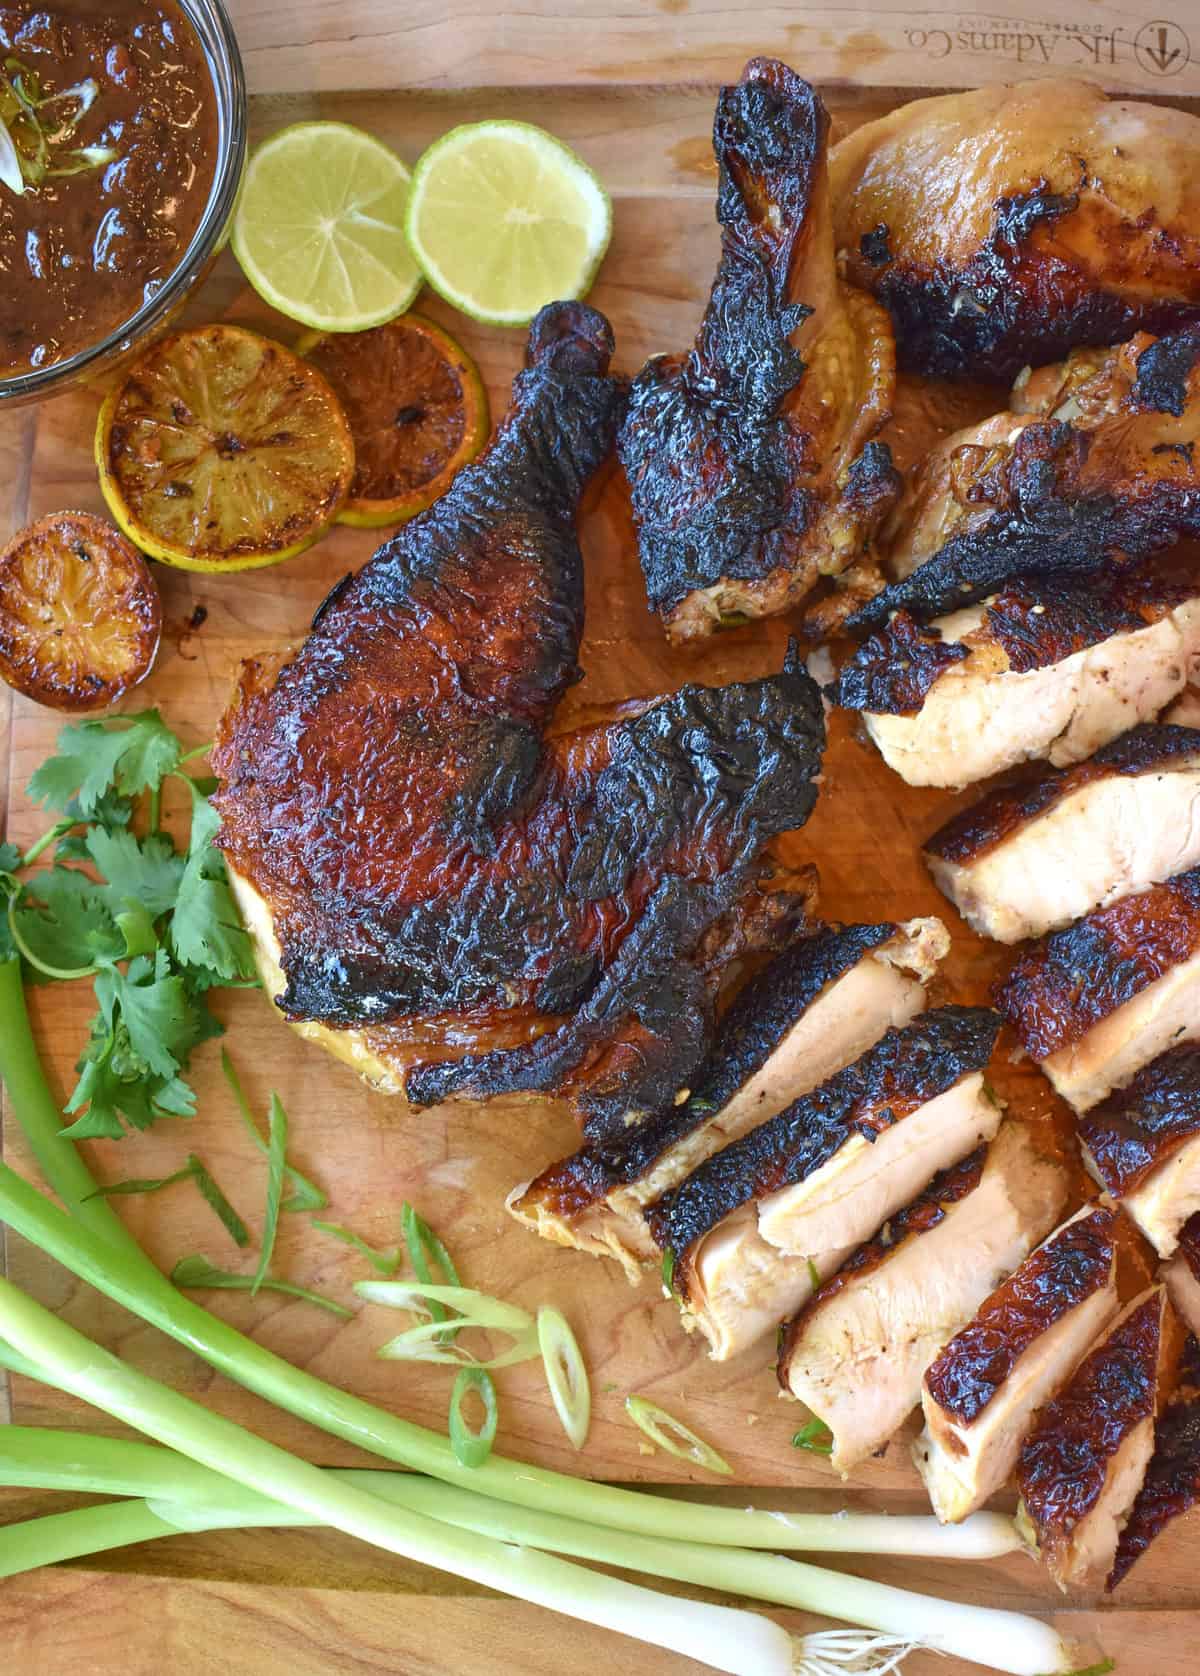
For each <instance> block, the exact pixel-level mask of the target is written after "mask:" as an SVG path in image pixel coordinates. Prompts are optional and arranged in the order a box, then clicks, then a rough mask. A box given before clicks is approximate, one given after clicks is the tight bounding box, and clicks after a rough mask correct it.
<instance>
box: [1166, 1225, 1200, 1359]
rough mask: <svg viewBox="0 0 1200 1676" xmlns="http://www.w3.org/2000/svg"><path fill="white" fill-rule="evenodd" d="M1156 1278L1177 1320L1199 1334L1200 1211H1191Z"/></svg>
mask: <svg viewBox="0 0 1200 1676" xmlns="http://www.w3.org/2000/svg"><path fill="white" fill-rule="evenodd" d="M1159 1274H1160V1276H1161V1278H1162V1279H1163V1280H1164V1281H1165V1282H1166V1286H1167V1291H1168V1292H1169V1293H1170V1294H1171V1302H1172V1303H1173V1304H1174V1306H1175V1313H1176V1314H1177V1315H1178V1316H1179V1319H1180V1320H1181V1321H1182V1322H1184V1323H1185V1325H1186V1326H1187V1327H1188V1328H1189V1329H1190V1330H1191V1331H1192V1332H1193V1333H1197V1332H1200V1211H1194V1212H1193V1213H1192V1215H1191V1216H1189V1217H1188V1219H1187V1221H1186V1222H1185V1223H1184V1225H1183V1227H1182V1228H1181V1229H1180V1230H1179V1237H1178V1244H1177V1246H1176V1248H1175V1255H1174V1256H1173V1257H1172V1258H1171V1259H1170V1261H1169V1262H1167V1263H1164V1264H1163V1265H1162V1266H1161V1268H1160V1270H1159Z"/></svg>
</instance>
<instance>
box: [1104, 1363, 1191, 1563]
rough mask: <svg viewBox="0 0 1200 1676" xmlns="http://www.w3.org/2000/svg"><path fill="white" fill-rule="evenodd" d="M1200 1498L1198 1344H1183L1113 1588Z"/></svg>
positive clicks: (1124, 1535) (1119, 1555)
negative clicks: (1177, 1373) (1175, 1384)
mask: <svg viewBox="0 0 1200 1676" xmlns="http://www.w3.org/2000/svg"><path fill="white" fill-rule="evenodd" d="M1197 1501H1200V1345H1197V1343H1196V1340H1195V1338H1194V1337H1193V1338H1189V1339H1188V1341H1187V1343H1186V1344H1185V1346H1184V1351H1183V1360H1182V1364H1181V1368H1180V1381H1179V1387H1178V1390H1177V1392H1176V1394H1175V1396H1174V1398H1173V1399H1172V1401H1170V1402H1169V1403H1168V1404H1167V1406H1166V1408H1165V1409H1164V1410H1163V1412H1162V1413H1161V1414H1160V1415H1159V1418H1158V1422H1157V1424H1156V1426H1155V1428H1154V1454H1153V1456H1152V1458H1151V1461H1150V1465H1149V1467H1148V1468H1147V1470H1146V1476H1145V1478H1144V1480H1143V1482H1142V1487H1141V1489H1140V1490H1139V1491H1138V1495H1137V1500H1136V1501H1135V1502H1134V1504H1133V1510H1132V1512H1131V1513H1130V1515H1129V1518H1128V1520H1127V1521H1126V1523H1125V1526H1124V1529H1123V1530H1122V1531H1121V1534H1120V1538H1119V1539H1118V1542H1117V1553H1116V1559H1115V1560H1114V1562H1113V1568H1112V1571H1111V1572H1110V1573H1109V1578H1108V1583H1107V1585H1106V1586H1107V1588H1108V1589H1109V1590H1110V1591H1111V1590H1113V1589H1115V1588H1116V1587H1117V1584H1118V1583H1120V1582H1121V1580H1122V1579H1123V1578H1124V1577H1125V1576H1126V1574H1127V1573H1128V1571H1129V1569H1130V1567H1131V1566H1133V1565H1134V1564H1136V1562H1137V1561H1138V1560H1139V1559H1141V1557H1142V1555H1143V1554H1144V1553H1145V1552H1146V1550H1147V1548H1149V1547H1150V1545H1151V1543H1153V1542H1154V1541H1156V1540H1157V1538H1158V1537H1160V1536H1161V1535H1162V1533H1163V1532H1164V1531H1165V1530H1166V1529H1167V1527H1168V1526H1169V1525H1170V1524H1172V1523H1173V1522H1174V1520H1176V1519H1177V1518H1178V1517H1179V1515H1180V1514H1181V1513H1187V1512H1188V1511H1189V1510H1190V1509H1191V1508H1192V1507H1194V1506H1195V1504H1196V1502H1197Z"/></svg>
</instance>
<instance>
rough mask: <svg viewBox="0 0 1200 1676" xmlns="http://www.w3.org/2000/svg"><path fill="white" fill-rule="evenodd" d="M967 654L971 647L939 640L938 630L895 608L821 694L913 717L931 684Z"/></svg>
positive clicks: (847, 704) (846, 704)
mask: <svg viewBox="0 0 1200 1676" xmlns="http://www.w3.org/2000/svg"><path fill="white" fill-rule="evenodd" d="M969 656H970V648H969V647H967V646H964V645H963V644H962V643H961V642H960V641H957V640H943V639H942V634H941V630H940V629H937V628H932V627H923V626H922V625H921V624H920V623H918V622H917V621H916V620H915V619H914V618H913V617H911V616H910V615H909V613H908V612H907V611H897V613H896V615H895V617H894V618H893V619H892V621H891V622H890V623H889V624H888V626H887V628H886V629H885V630H884V631H883V632H882V633H880V634H873V635H872V636H871V638H870V639H869V640H868V641H867V642H866V643H865V644H864V645H862V646H860V647H859V649H858V650H857V651H856V652H855V653H854V654H853V655H852V656H851V657H850V659H849V660H848V661H847V662H846V663H845V664H843V665H842V669H841V673H840V674H839V676H838V678H837V680H836V681H834V682H833V683H832V685H831V686H829V687H828V688H827V689H826V692H827V695H828V697H829V698H830V700H831V701H832V702H833V703H834V704H839V705H841V706H842V708H843V709H845V710H866V711H869V712H873V713H875V714H877V715H879V714H883V715H897V716H915V715H916V713H917V712H918V710H920V708H921V706H922V705H923V704H924V702H925V699H926V697H927V695H928V693H929V689H930V688H931V687H932V686H933V684H934V682H935V681H937V680H938V679H939V678H940V677H941V676H942V675H944V674H945V672H946V670H947V669H949V668H950V667H951V665H952V664H956V663H962V661H963V660H964V658H967V657H969Z"/></svg>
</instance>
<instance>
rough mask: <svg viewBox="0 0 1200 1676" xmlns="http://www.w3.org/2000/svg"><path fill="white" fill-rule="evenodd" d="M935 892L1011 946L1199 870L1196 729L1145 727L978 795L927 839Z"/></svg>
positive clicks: (1199, 741)
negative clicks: (1078, 758)
mask: <svg viewBox="0 0 1200 1676" xmlns="http://www.w3.org/2000/svg"><path fill="white" fill-rule="evenodd" d="M924 854H925V860H926V862H927V864H928V866H929V871H930V872H931V873H932V875H933V879H934V883H935V884H936V885H937V887H938V889H939V890H941V891H942V892H943V893H944V894H945V895H946V896H948V897H949V898H950V900H951V902H953V903H954V906H955V907H956V908H957V909H958V911H959V913H960V914H962V916H963V918H964V919H965V920H966V921H967V922H968V923H969V924H970V925H972V926H974V928H975V930H976V931H978V932H980V933H981V934H982V935H983V936H985V937H994V938H995V939H996V940H997V941H998V942H1001V943H1017V942H1020V941H1021V939H1022V938H1024V937H1040V936H1042V935H1043V934H1044V933H1045V932H1047V931H1057V930H1059V929H1060V928H1061V927H1063V926H1065V925H1069V924H1070V923H1071V921H1072V920H1076V919H1081V918H1082V917H1083V915H1084V914H1089V913H1091V912H1092V910H1093V909H1094V908H1106V907H1107V906H1108V905H1109V903H1111V902H1116V901H1119V900H1120V898H1121V897H1123V896H1130V895H1132V894H1133V893H1134V892H1135V891H1139V890H1144V889H1145V887H1146V886H1147V885H1151V884H1158V883H1159V882H1160V881H1161V880H1163V879H1168V878H1170V877H1171V876H1172V874H1174V873H1182V872H1185V871H1186V870H1187V869H1188V868H1190V867H1195V866H1197V865H1200V730H1198V729H1195V728H1188V727H1164V726H1158V725H1155V724H1153V723H1146V724H1144V725H1143V726H1141V727H1136V728H1133V729H1132V730H1131V731H1130V732H1129V733H1123V734H1121V736H1120V737H1119V738H1117V739H1114V740H1113V741H1112V743H1111V744H1108V745H1105V746H1103V747H1102V749H1100V750H1099V751H1097V752H1096V754H1095V756H1093V757H1090V758H1089V759H1088V761H1086V762H1083V763H1080V764H1079V766H1078V767H1076V768H1072V769H1069V770H1065V771H1064V770H1060V769H1046V770H1044V771H1043V772H1042V773H1041V774H1039V775H1038V776H1037V778H1036V779H1032V780H1024V781H1022V782H1021V783H1020V784H1019V785H1015V786H1005V787H1001V788H1000V789H998V790H996V791H993V792H991V793H989V794H988V795H987V796H986V797H984V798H983V799H982V800H981V801H980V802H978V803H976V804H975V805H974V806H973V807H972V808H970V809H967V810H964V812H963V813H962V814H960V815H956V816H955V817H954V818H953V819H952V820H950V821H948V822H947V823H946V825H945V826H943V827H941V828H940V829H939V830H938V831H937V832H935V833H934V834H933V836H932V838H928V839H926V841H925V844H924Z"/></svg>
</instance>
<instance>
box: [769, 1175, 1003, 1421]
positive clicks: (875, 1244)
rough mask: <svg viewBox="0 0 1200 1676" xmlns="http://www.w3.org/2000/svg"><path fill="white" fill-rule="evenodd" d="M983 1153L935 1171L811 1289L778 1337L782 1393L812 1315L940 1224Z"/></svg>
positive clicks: (971, 1186) (967, 1188)
mask: <svg viewBox="0 0 1200 1676" xmlns="http://www.w3.org/2000/svg"><path fill="white" fill-rule="evenodd" d="M987 1154H988V1149H987V1147H986V1146H979V1147H976V1149H975V1151H974V1152H972V1153H969V1154H968V1156H967V1157H966V1158H964V1159H963V1160H962V1161H961V1162H960V1163H958V1164H952V1165H951V1166H950V1168H949V1169H947V1170H939V1171H938V1173H937V1175H935V1176H934V1178H933V1180H932V1181H931V1182H930V1183H929V1186H928V1187H927V1188H926V1189H925V1191H924V1192H923V1193H920V1194H918V1195H917V1197H916V1198H915V1199H914V1200H913V1201H912V1203H911V1204H909V1205H906V1206H905V1207H904V1209H903V1210H902V1211H897V1213H896V1215H895V1216H892V1217H889V1218H888V1221H887V1224H886V1225H885V1227H884V1229H883V1231H882V1233H880V1234H878V1235H876V1237H875V1238H874V1239H873V1240H867V1242H866V1243H865V1244H864V1245H860V1246H859V1248H858V1250H857V1251H855V1252H854V1253H853V1255H852V1256H850V1257H848V1258H847V1259H846V1261H845V1262H844V1263H843V1264H842V1266H841V1268H840V1269H839V1270H838V1272H837V1273H836V1274H835V1275H834V1276H833V1278H832V1279H831V1280H827V1281H826V1282H825V1284H824V1286H822V1287H820V1288H819V1289H818V1290H817V1291H816V1292H814V1294H813V1296H812V1297H811V1298H810V1299H809V1301H808V1302H807V1304H805V1306H804V1308H803V1309H802V1310H801V1311H800V1313H799V1314H798V1315H795V1316H793V1317H792V1319H791V1320H790V1321H788V1322H785V1323H784V1326H783V1328H782V1329H781V1334H780V1341H779V1363H778V1374H779V1383H780V1385H781V1386H782V1387H783V1389H784V1390H785V1391H789V1392H790V1390H791V1386H790V1384H789V1382H788V1364H789V1362H790V1361H791V1359H792V1355H793V1353H794V1351H795V1349H796V1346H797V1344H798V1343H799V1341H800V1340H801V1339H802V1338H803V1336H804V1334H805V1332H806V1331H807V1330H808V1325H809V1322H810V1321H811V1320H812V1318H813V1316H814V1315H816V1314H817V1312H818V1311H819V1310H822V1309H824V1307H825V1305H826V1304H828V1303H829V1302H830V1301H831V1300H832V1299H833V1298H836V1297H837V1295H838V1293H839V1292H841V1291H843V1290H844V1288H845V1287H847V1286H848V1285H849V1284H850V1283H851V1281H859V1280H862V1279H864V1278H865V1277H866V1276H867V1275H869V1274H871V1273H872V1272H873V1271H874V1270H875V1269H878V1268H881V1267H882V1266H883V1264H884V1263H886V1262H888V1261H889V1259H890V1258H891V1257H892V1256H893V1255H894V1254H895V1252H896V1251H897V1250H898V1249H899V1247H900V1246H902V1245H904V1244H905V1243H906V1242H907V1241H908V1240H910V1239H919V1238H920V1236H921V1235H922V1234H928V1233H931V1232H932V1230H933V1229H934V1228H936V1227H937V1226H938V1224H939V1223H940V1222H944V1221H945V1220H946V1212H947V1211H948V1210H950V1209H951V1208H952V1207H953V1206H954V1205H956V1204H958V1203H959V1201H960V1200H962V1199H965V1198H966V1196H967V1194H968V1193H973V1192H974V1191H975V1189H976V1188H977V1187H978V1186H979V1183H980V1180H981V1179H982V1176H983V1169H984V1165H985V1163H986V1162H987Z"/></svg>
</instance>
